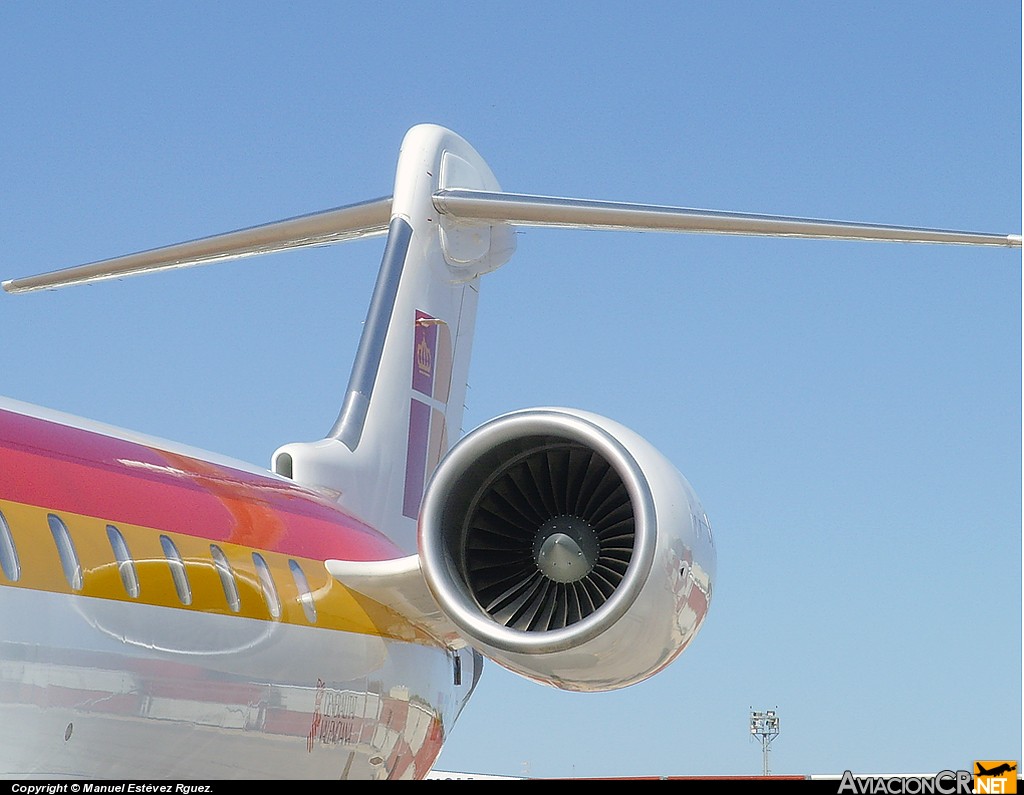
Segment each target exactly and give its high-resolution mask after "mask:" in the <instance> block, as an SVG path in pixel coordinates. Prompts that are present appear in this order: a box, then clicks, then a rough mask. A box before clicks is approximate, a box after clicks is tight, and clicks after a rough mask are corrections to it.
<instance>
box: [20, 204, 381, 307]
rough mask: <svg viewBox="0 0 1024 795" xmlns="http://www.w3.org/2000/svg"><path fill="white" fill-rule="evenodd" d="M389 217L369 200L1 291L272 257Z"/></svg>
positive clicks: (361, 233) (355, 232) (369, 231)
mask: <svg viewBox="0 0 1024 795" xmlns="http://www.w3.org/2000/svg"><path fill="white" fill-rule="evenodd" d="M390 219H391V198H390V197H385V198H381V199H373V200H372V201H367V202H361V203H359V204H350V205H347V206H345V207H338V208H335V209H333V210H324V211H322V212H318V213H311V214H309V215H301V216H298V217H297V218H289V219H287V220H284V221H275V222H273V223H269V224H263V225H261V226H252V227H249V228H247V229H239V230H237V231H235V232H225V233H224V234H219V235H213V236H211V237H204V238H200V239H199V240H192V241H189V242H187V243H177V244H175V245H171V246H164V247H162V248H154V249H150V250H149V251H142V252H140V253H138V254H127V255H125V256H123V257H115V258H113V259H106V260H100V261H98V262H92V263H89V264H88V265H78V266H76V267H73V268H65V269H63V270H59V271H52V272H50V273H44V274H42V275H39V276H29V277H26V278H23V279H11V280H9V281H6V282H4V283H3V287H4V289H5V290H6V291H7V292H9V293H23V292H29V291H31V290H44V289H49V288H53V287H67V286H69V285H73V284H85V283H87V282H95V281H100V280H102V279H116V278H119V277H121V276H131V275H134V274H137V273H144V272H147V271H148V272H152V271H159V270H169V269H171V268H187V267H190V266H192V265H205V264H207V263H210V262H219V261H223V260H229V259H237V258H239V257H248V256H252V255H255V254H271V253H273V252H276V251H285V250H287V249H292V248H304V247H306V246H323V245H327V244H329V243H340V242H341V241H343V240H355V239H357V238H361V237H370V236H372V235H383V234H384V233H386V232H387V231H388V221H390Z"/></svg>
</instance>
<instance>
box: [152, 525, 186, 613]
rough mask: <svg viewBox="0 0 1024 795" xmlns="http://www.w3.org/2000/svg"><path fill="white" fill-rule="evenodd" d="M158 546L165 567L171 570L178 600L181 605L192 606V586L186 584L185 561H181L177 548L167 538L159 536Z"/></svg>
mask: <svg viewBox="0 0 1024 795" xmlns="http://www.w3.org/2000/svg"><path fill="white" fill-rule="evenodd" d="M160 546H161V547H163V550H164V557H165V558H167V565H168V566H169V567H170V569H171V579H172V580H174V590H175V591H177V592H178V599H180V600H181V603H182V604H183V605H190V604H192V586H190V585H189V584H188V575H187V574H186V573H185V561H184V560H182V559H181V553H180V552H178V547H176V546H175V545H174V542H173V541H171V539H170V538H168V537H167V536H160Z"/></svg>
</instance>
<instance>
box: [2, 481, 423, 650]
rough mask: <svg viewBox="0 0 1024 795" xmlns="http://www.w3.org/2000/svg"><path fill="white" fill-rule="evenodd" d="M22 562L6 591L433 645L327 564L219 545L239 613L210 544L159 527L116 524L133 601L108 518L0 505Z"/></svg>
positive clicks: (4, 502) (5, 581)
mask: <svg viewBox="0 0 1024 795" xmlns="http://www.w3.org/2000/svg"><path fill="white" fill-rule="evenodd" d="M0 513H2V514H3V516H4V518H5V520H6V524H7V526H8V528H9V530H10V533H11V538H12V540H13V542H14V548H15V550H16V552H17V555H18V559H19V562H20V576H19V578H18V579H17V580H16V581H11V580H9V579H8V578H7V577H6V576H4V574H3V573H0V587H3V586H11V587H15V588H27V589H31V590H39V591H47V592H51V593H64V594H70V595H74V596H77V597H83V598H88V597H91V598H97V599H107V600H114V601H118V602H125V603H132V604H149V605H154V606H158V607H166V608H173V609H179V610H191V611H198V612H203V613H209V614H215V615H223V616H238V617H244V618H250V619H258V620H263V621H279V622H281V623H286V624H293V625H299V626H308V627H317V628H320V629H325V630H340V631H345V632H355V633H359V634H366V635H377V636H381V637H387V638H394V639H399V640H407V641H412V642H420V643H431V640H430V638H429V636H427V635H426V634H425V633H423V632H421V631H420V630H418V629H417V628H416V627H415V626H414V625H412V624H410V623H409V622H408V621H407V620H406V619H404V618H403V617H402V616H401V615H399V614H397V613H395V612H394V611H392V610H390V609H389V608H387V607H384V606H383V605H380V604H378V603H377V602H374V601H372V600H370V599H367V598H366V597H363V596H362V595H360V594H357V593H355V592H352V591H350V590H348V589H347V588H345V587H344V586H343V585H341V584H340V583H338V582H337V581H335V580H334V579H333V578H332V577H331V576H330V574H328V572H327V570H326V569H325V568H324V564H323V561H322V560H317V559H313V558H304V557H299V556H287V555H281V554H279V553H275V552H272V551H269V550H265V549H261V550H254V549H253V548H252V547H250V546H246V545H241V544H234V543H229V542H217V546H218V547H219V548H220V549H221V551H222V552H223V553H224V555H225V557H226V558H227V560H228V563H229V565H230V567H231V570H232V572H233V574H234V581H235V585H236V588H237V591H238V596H239V603H240V606H239V609H238V611H237V612H236V611H233V610H232V609H231V607H230V605H229V603H228V600H227V596H226V594H225V591H224V588H223V586H222V584H221V579H220V574H219V573H218V571H217V568H216V567H215V565H214V561H213V558H212V556H211V551H210V541H209V539H204V538H201V537H197V536H194V535H186V534H180V533H172V532H162V531H159V530H155V529H153V528H147V527H140V526H136V525H130V524H125V523H117V524H114V526H115V527H116V528H117V530H118V532H119V533H120V534H121V536H122V537H123V538H124V541H125V543H126V545H127V547H128V550H129V552H130V554H131V560H132V562H133V564H134V567H135V570H136V574H137V578H138V583H139V595H138V597H136V598H133V597H132V596H130V595H129V593H128V591H127V589H126V587H125V585H124V583H123V581H122V578H121V571H120V568H119V563H118V561H117V559H116V557H115V553H114V550H113V548H112V546H111V543H110V540H109V537H108V534H107V527H108V525H110V524H112V523H110V522H108V521H106V520H104V519H100V518H96V517H90V516H83V515H78V514H71V513H67V512H60V513H59V514H57V513H55V512H53V511H49V510H48V509H46V508H43V507H39V506H34V505H24V504H20V503H15V502H11V501H9V500H0ZM51 513H53V514H54V515H58V516H59V518H60V519H61V521H62V522H63V523H64V525H65V526H66V527H67V528H68V531H69V534H70V536H71V538H72V541H73V544H74V548H75V552H76V555H77V558H78V561H79V564H80V566H81V570H82V587H81V589H80V590H77V591H76V590H74V589H73V588H72V587H71V585H70V584H69V582H68V581H67V579H66V578H65V575H64V568H63V566H62V562H61V558H60V555H59V553H58V550H57V545H56V544H55V542H54V539H53V536H52V534H51V532H50V528H49V524H48V519H47V517H48V515H49V514H51ZM161 536H166V537H167V538H169V539H170V540H171V541H173V542H174V544H175V546H176V547H177V549H178V551H179V553H180V554H181V557H182V559H183V561H184V567H185V572H186V576H187V579H188V583H189V587H190V592H191V597H192V600H191V603H190V604H187V605H186V604H183V603H182V601H181V599H180V598H179V596H178V592H177V589H176V588H175V584H174V580H173V578H172V574H171V566H170V564H169V563H168V559H167V557H166V556H165V554H164V550H163V547H162V546H161V541H160V537H161ZM254 551H258V552H259V554H260V555H261V557H263V559H264V560H265V561H266V562H267V564H268V566H269V568H270V571H271V573H272V576H273V579H274V584H275V586H276V590H277V593H278V597H279V601H280V616H279V617H278V618H276V619H275V618H273V616H272V615H271V611H270V608H269V606H268V602H267V599H266V597H265V595H264V592H263V589H262V587H261V584H260V580H259V575H258V573H257V570H256V565H255V562H254V560H253V552H254ZM291 561H294V562H295V563H296V564H298V565H299V566H300V567H301V569H302V571H303V574H304V575H305V577H306V580H307V582H308V585H309V591H310V596H309V597H307V598H310V599H311V600H312V604H313V606H314V607H315V610H316V618H315V620H314V621H312V622H311V621H310V620H309V619H308V617H307V616H306V613H305V611H304V610H303V607H302V602H301V600H300V598H301V597H303V596H304V594H302V593H300V591H299V586H298V585H297V583H296V581H295V578H294V576H293V575H292V571H291V568H290V562H291Z"/></svg>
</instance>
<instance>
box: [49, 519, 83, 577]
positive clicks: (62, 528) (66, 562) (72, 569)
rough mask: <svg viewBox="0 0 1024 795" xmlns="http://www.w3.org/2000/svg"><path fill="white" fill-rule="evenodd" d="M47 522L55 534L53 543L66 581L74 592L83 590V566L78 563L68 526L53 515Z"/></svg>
mask: <svg viewBox="0 0 1024 795" xmlns="http://www.w3.org/2000/svg"><path fill="white" fill-rule="evenodd" d="M46 521H47V522H48V523H49V525H50V532H51V533H52V534H53V543H55V544H56V545H57V554H59V555H60V565H61V568H63V569H64V579H65V580H67V581H68V585H70V586H71V589H72V590H74V591H80V590H82V564H81V563H79V562H78V553H77V552H75V545H74V543H72V541H71V533H69V532H68V528H67V525H65V524H64V522H62V521H61V520H60V517H58V516H54V515H53V514H52V513H51V514H47V516H46Z"/></svg>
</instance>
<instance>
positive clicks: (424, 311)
mask: <svg viewBox="0 0 1024 795" xmlns="http://www.w3.org/2000/svg"><path fill="white" fill-rule="evenodd" d="M446 189H470V190H483V191H495V190H498V184H497V181H496V180H495V178H494V175H493V174H492V173H491V171H490V169H489V168H488V167H487V165H486V164H485V163H484V161H483V160H482V159H481V158H480V156H479V155H478V154H477V153H476V152H475V151H474V150H473V149H472V147H470V145H469V144H468V143H466V142H465V141H464V140H463V139H461V138H460V137H458V136H457V135H455V134H454V133H452V132H450V131H448V130H445V129H443V128H441V127H436V126H432V125H421V126H418V127H415V128H413V129H412V130H410V132H409V133H408V134H407V135H406V137H405V140H404V142H403V144H402V151H401V155H400V157H399V162H398V171H397V175H396V179H395V190H394V196H393V197H392V203H391V221H390V225H389V230H388V240H387V245H386V247H385V251H384V256H383V261H382V263H381V268H380V273H379V275H378V277H377V284H376V287H375V288H374V294H373V298H372V300H371V303H370V309H369V312H368V314H367V318H366V324H365V326H364V328H363V336H362V339H361V340H360V343H359V348H358V351H357V353H356V361H355V365H354V367H353V370H352V376H351V378H350V381H349V385H348V390H347V392H346V395H345V401H344V405H343V407H342V410H341V414H340V415H339V417H338V420H337V422H336V423H335V424H334V427H333V428H332V429H331V431H330V433H329V434H328V438H326V439H324V440H323V441H320V442H316V443H312V444H303V443H298V444H290V445H285V446H284V447H282V448H281V449H280V450H278V451H277V453H275V455H274V468H275V469H276V471H278V472H279V473H281V474H287V475H289V476H290V477H292V478H294V479H295V480H296V481H298V482H300V483H305V484H308V485H312V486H316V487H319V488H324V489H329V490H332V491H334V492H336V493H337V494H338V499H339V501H340V502H341V503H342V504H343V505H344V506H345V507H346V508H348V509H349V510H351V511H353V512H355V513H356V514H357V515H359V516H361V517H362V518H363V519H365V520H366V521H367V522H369V523H370V524H372V525H373V526H375V527H378V528H381V529H383V530H385V531H386V532H387V533H388V535H390V536H391V537H392V538H393V540H395V541H396V542H398V543H399V544H400V545H401V546H402V547H403V549H406V550H407V551H409V552H410V553H411V552H413V551H415V549H416V518H417V516H418V515H419V507H420V500H421V498H422V496H423V488H424V485H425V483H426V480H427V478H428V477H429V476H430V473H431V472H432V471H433V469H434V468H435V467H436V466H437V463H438V461H439V460H440V459H441V456H442V455H444V453H445V452H446V451H447V450H448V447H449V440H450V441H452V442H454V441H455V440H456V439H457V437H458V435H459V431H460V428H461V424H462V412H463V405H464V402H465V393H466V378H467V372H468V369H469V357H470V346H471V344H472V338H473V327H474V323H475V317H476V304H477V292H478V285H479V276H480V275H481V274H483V273H486V272H487V271H491V270H494V269H495V268H497V267H499V266H500V265H502V264H503V263H504V262H506V261H507V260H508V258H509V257H510V256H511V254H512V251H513V248H514V237H513V235H512V230H511V228H510V227H508V226H507V225H505V224H502V223H500V222H498V223H494V224H490V223H487V224H480V223H474V224H472V225H466V226H463V225H460V224H459V223H457V222H454V223H453V222H451V221H449V220H448V219H445V218H444V217H443V216H441V215H440V214H439V213H438V212H437V210H436V209H435V208H434V205H433V200H432V196H433V194H434V193H435V192H437V191H439V190H446Z"/></svg>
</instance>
